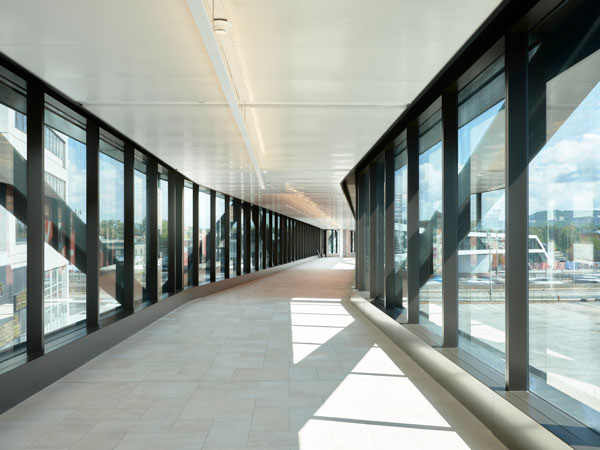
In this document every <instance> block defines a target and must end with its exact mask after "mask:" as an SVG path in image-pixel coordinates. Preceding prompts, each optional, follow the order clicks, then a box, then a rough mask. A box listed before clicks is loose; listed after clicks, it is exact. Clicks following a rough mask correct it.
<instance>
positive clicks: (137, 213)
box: [133, 151, 150, 309]
mask: <svg viewBox="0 0 600 450" xmlns="http://www.w3.org/2000/svg"><path fill="white" fill-rule="evenodd" d="M146 173H147V164H146V157H145V156H144V155H142V154H141V153H139V152H137V151H136V154H135V161H134V170H133V189H134V192H133V210H134V211H133V223H134V225H133V227H134V228H133V253H134V261H133V274H134V280H133V302H134V308H135V309H138V308H139V307H140V306H141V305H142V304H144V303H147V302H149V301H150V297H149V295H148V287H147V285H146V274H147V267H148V259H149V256H150V255H149V253H148V242H149V241H150V239H149V234H150V229H149V227H148V226H149V225H148V215H147V211H148V178H147V176H146Z"/></svg>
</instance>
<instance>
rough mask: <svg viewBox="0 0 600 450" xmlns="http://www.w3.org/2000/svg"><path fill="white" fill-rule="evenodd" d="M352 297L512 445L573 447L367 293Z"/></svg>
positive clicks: (528, 449) (531, 449) (547, 449)
mask: <svg viewBox="0 0 600 450" xmlns="http://www.w3.org/2000/svg"><path fill="white" fill-rule="evenodd" d="M350 301H351V303H352V305H353V306H354V307H356V309H358V310H359V311H360V312H361V313H362V314H363V315H364V316H365V317H366V318H367V319H369V321H371V322H372V323H373V324H374V325H375V326H377V327H378V328H379V329H380V330H381V331H382V332H383V333H384V334H385V335H386V336H387V337H388V338H390V339H391V340H392V341H393V342H394V343H395V344H396V345H398V347H400V348H401V349H402V350H404V352H406V354H407V355H408V356H410V357H411V358H412V359H413V360H414V361H415V362H416V363H417V364H419V365H420V366H421V367H422V368H423V369H424V370H425V371H426V372H428V373H429V375H431V377H432V378H433V379H435V380H436V381H437V382H438V383H439V384H440V385H441V386H442V387H443V388H444V389H446V390H447V391H448V392H449V393H450V394H452V395H453V396H454V397H455V398H456V399H457V400H458V401H460V402H461V403H462V404H463V405H464V406H465V407H466V408H467V409H469V410H470V411H471V413H472V414H473V415H475V416H476V417H477V418H478V419H479V420H480V421H481V422H483V423H484V424H485V425H486V426H487V427H488V428H489V429H490V430H491V431H492V432H493V433H494V434H495V435H496V436H497V437H498V438H499V439H500V440H501V441H502V442H503V443H504V444H505V445H506V446H507V447H508V448H510V449H522V450H537V449H540V450H554V449H556V450H558V449H571V448H572V447H570V446H569V445H567V444H566V443H565V442H564V441H562V440H560V439H559V438H558V437H556V436H555V435H554V434H553V433H551V432H550V431H548V430H547V429H546V428H544V427H543V426H542V425H541V424H539V423H538V422H536V421H535V420H534V419H532V418H531V417H530V416H529V415H527V414H525V413H524V412H522V411H521V410H520V409H519V408H517V407H516V406H515V405H513V404H512V403H511V402H509V401H508V400H507V399H506V398H504V397H503V396H501V395H499V394H498V393H496V392H495V391H494V390H492V389H490V388H489V387H488V386H486V385H485V384H483V383H482V382H480V381H479V380H477V379H476V378H475V377H473V376H472V375H471V374H469V373H468V372H466V371H465V370H464V369H462V368H460V367H459V366H458V365H456V364H455V363H454V362H452V361H451V360H450V359H448V358H446V357H445V356H444V355H443V354H442V353H440V351H439V350H437V349H435V348H433V347H431V346H430V345H429V344H427V343H426V342H424V341H423V340H422V339H421V338H419V337H418V336H416V335H415V334H413V333H412V332H411V331H410V330H409V329H408V328H407V327H405V326H403V325H401V324H399V323H398V322H396V321H395V320H394V319H392V318H391V317H389V316H388V315H387V314H385V313H384V312H383V311H381V310H379V309H378V308H377V307H375V306H373V305H372V304H371V303H369V302H368V301H366V300H365V299H364V298H363V297H361V296H359V295H358V294H356V293H353V295H352V296H351V299H350Z"/></svg>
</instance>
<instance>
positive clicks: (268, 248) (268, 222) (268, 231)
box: [265, 210, 272, 267]
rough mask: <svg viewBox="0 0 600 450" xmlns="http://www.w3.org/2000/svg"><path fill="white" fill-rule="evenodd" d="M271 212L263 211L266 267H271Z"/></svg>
mask: <svg viewBox="0 0 600 450" xmlns="http://www.w3.org/2000/svg"><path fill="white" fill-rule="evenodd" d="M271 214H272V213H271V211H268V210H265V239H266V242H265V252H266V253H267V267H271V266H272V262H271V258H272V252H271V244H270V243H271V228H272V222H271V220H272V215H271Z"/></svg>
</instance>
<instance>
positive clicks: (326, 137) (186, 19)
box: [0, 0, 500, 227]
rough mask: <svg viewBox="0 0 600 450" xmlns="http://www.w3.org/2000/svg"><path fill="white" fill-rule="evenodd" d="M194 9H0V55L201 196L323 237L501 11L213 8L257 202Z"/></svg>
mask: <svg viewBox="0 0 600 450" xmlns="http://www.w3.org/2000/svg"><path fill="white" fill-rule="evenodd" d="M188 1H189V3H190V5H192V6H193V5H194V3H195V2H200V1H202V0H168V1H167V0H102V1H91V0H85V1H82V0H53V1H48V0H19V1H14V0H0V11H2V15H0V51H2V52H4V53H5V54H7V55H8V56H9V57H11V58H13V59H14V60H16V61H17V62H19V63H20V64H22V65H23V66H24V67H26V68H27V69H29V70H31V71H32V72H33V73H35V74H36V75H38V76H39V77H41V78H42V79H44V80H46V81H47V82H49V83H50V84H52V85H54V86H55V87H57V88H58V89H60V90H61V91H63V92H64V93H66V94H67V95H69V96H70V97H71V98H73V99H74V100H76V101H78V102H80V103H82V104H84V105H85V106H86V107H87V108H88V109H90V110H91V111H93V112H94V113H96V114H97V115H98V116H100V117H101V118H103V119H104V120H105V121H106V122H108V123H110V124H111V125H112V126H114V127H115V128H117V129H119V130H120V131H122V132H123V133H124V134H126V135H128V136H130V137H132V138H133V139H134V140H135V141H137V142H139V143H140V144H141V145H143V146H144V147H146V149H148V150H149V151H150V152H152V153H154V154H156V155H157V156H158V157H160V158H161V159H163V160H164V161H165V162H167V163H169V164H171V165H172V166H173V167H175V168H176V169H178V170H179V171H181V172H182V173H183V174H185V175H186V176H188V177H189V178H191V179H192V180H194V181H196V182H198V183H199V184H202V185H205V186H208V187H211V188H213V189H216V190H220V191H222V192H225V193H228V194H231V195H235V196H238V197H240V198H242V199H244V200H248V201H251V202H253V203H256V204H260V205H262V206H265V207H267V208H271V209H273V210H275V211H278V212H281V213H284V214H287V215H289V216H292V217H296V218H298V219H301V220H305V221H308V222H311V223H314V224H315V225H318V226H322V227H339V226H343V227H352V226H353V222H352V218H351V214H350V210H349V208H348V206H347V204H346V200H345V198H344V196H343V193H342V191H341V189H340V185H339V183H340V181H341V180H342V178H343V177H344V176H345V175H346V174H347V173H348V171H349V170H350V169H351V168H352V167H353V166H354V165H355V164H356V162H357V161H358V160H359V159H360V158H361V157H362V156H363V155H364V154H365V153H366V152H367V151H368V150H369V148H370V147H371V146H372V144H373V143H374V142H375V141H376V140H377V139H378V138H379V137H380V136H381V134H382V133H383V132H384V131H385V130H386V129H387V128H388V126H389V125H390V124H391V123H392V122H393V121H394V119H395V118H396V117H397V116H398V115H399V114H400V113H401V112H402V111H403V109H404V107H405V106H406V105H407V104H408V103H410V102H411V101H412V100H413V99H414V98H415V96H416V95H417V94H418V93H419V92H420V91H421V90H422V89H423V88H424V87H425V85H426V84H427V83H428V82H429V81H430V80H431V79H432V78H433V77H434V76H435V74H436V73H437V72H438V71H439V70H440V69H441V68H442V66H443V65H444V64H445V63H446V62H447V61H448V60H449V59H450V58H451V57H452V55H453V54H454V53H455V52H456V51H457V50H458V48H459V47H460V46H461V45H462V44H463V43H464V42H465V40H466V39H467V38H468V37H469V36H470V35H471V34H472V33H473V31H475V29H476V28H477V27H478V26H479V24H480V23H481V22H482V21H483V20H484V19H485V18H486V17H487V16H488V15H489V14H490V13H491V12H492V11H493V9H494V8H495V7H496V6H497V5H498V4H499V3H500V1H499V0H453V1H449V0H427V1H422V0H373V1H371V2H365V1H363V0H301V1H298V0H215V2H214V3H215V5H214V8H215V12H214V14H215V16H222V15H225V17H226V18H227V19H228V20H229V21H230V22H231V23H232V24H233V27H232V29H231V30H230V32H229V33H228V34H227V35H226V36H225V37H224V38H219V40H218V41H219V43H220V47H221V48H220V51H221V57H222V58H223V60H224V61H225V62H226V65H227V67H228V68H229V71H230V73H229V75H230V77H231V81H232V84H233V86H234V88H235V90H236V92H237V95H238V100H239V103H240V105H241V109H242V113H243V115H244V119H245V122H246V127H247V129H248V132H249V134H250V137H251V140H252V143H253V147H254V151H255V153H256V157H257V160H258V164H259V167H260V169H261V170H262V172H263V174H264V179H265V182H266V186H267V188H266V190H264V191H262V190H261V189H260V188H259V185H258V182H257V178H256V174H255V172H254V169H253V166H252V163H251V162H250V158H249V157H248V153H247V151H246V148H245V146H244V143H243V141H242V138H241V136H240V131H239V129H238V128H237V126H236V123H235V122H234V119H233V115H232V113H231V110H230V109H229V106H228V104H227V102H226V99H225V96H224V94H223V90H222V88H221V84H220V79H219V78H218V77H217V75H216V73H215V70H214V69H213V65H212V63H211V60H210V58H209V55H208V53H207V51H206V47H205V44H204V42H203V40H202V37H201V35H200V32H199V29H198V23H197V22H196V21H195V20H194V18H193V17H192V14H191V12H190V7H189V6H188ZM204 1H205V6H206V9H207V11H208V14H209V15H210V16H211V17H212V16H213V0H204Z"/></svg>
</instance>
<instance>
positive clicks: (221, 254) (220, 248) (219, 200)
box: [215, 193, 227, 280]
mask: <svg viewBox="0 0 600 450" xmlns="http://www.w3.org/2000/svg"><path fill="white" fill-rule="evenodd" d="M215 200H216V202H215V216H216V230H215V231H216V232H215V241H216V243H217V261H216V264H215V273H216V279H217V280H222V279H223V278H225V264H227V255H226V254H225V236H226V233H227V230H226V229H225V226H226V222H225V197H224V196H223V194H219V193H217V196H216V199H215Z"/></svg>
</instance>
